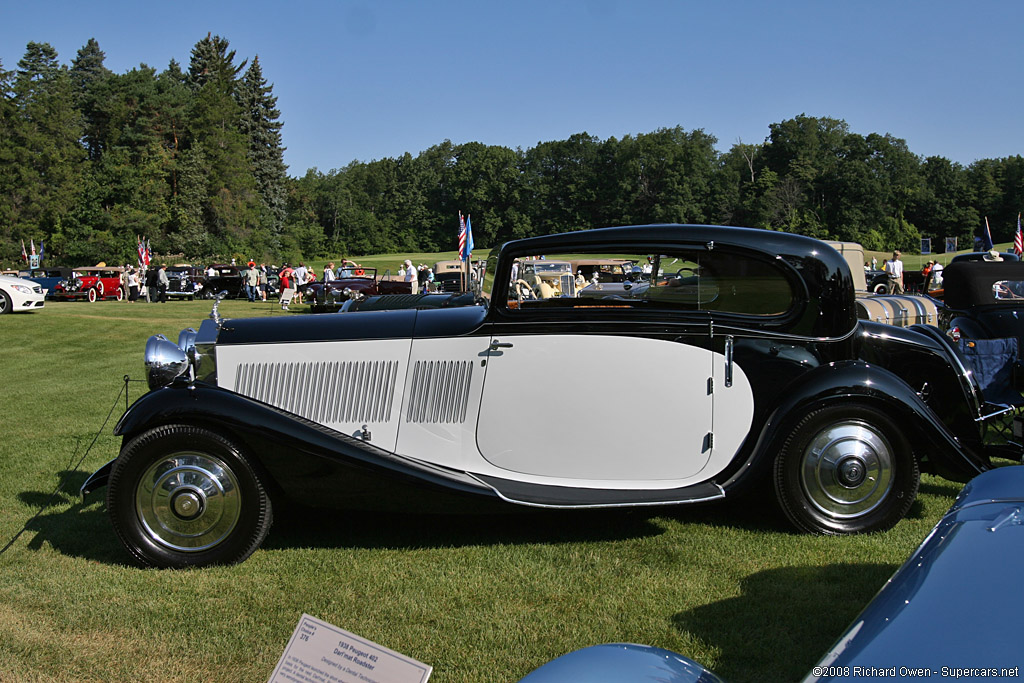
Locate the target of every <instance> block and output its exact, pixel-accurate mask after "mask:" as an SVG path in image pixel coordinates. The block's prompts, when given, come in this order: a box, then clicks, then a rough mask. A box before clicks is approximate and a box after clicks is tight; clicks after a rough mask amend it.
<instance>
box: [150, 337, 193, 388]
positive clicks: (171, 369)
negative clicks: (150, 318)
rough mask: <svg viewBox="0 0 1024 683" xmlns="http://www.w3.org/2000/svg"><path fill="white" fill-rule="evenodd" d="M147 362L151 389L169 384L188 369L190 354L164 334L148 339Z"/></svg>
mask: <svg viewBox="0 0 1024 683" xmlns="http://www.w3.org/2000/svg"><path fill="white" fill-rule="evenodd" d="M183 334H184V333H183ZM145 363H146V373H147V379H148V381H149V388H150V389H159V388H160V387H164V386H167V385H168V384H170V383H171V382H173V381H174V380H176V379H177V378H178V377H181V376H182V375H183V374H185V373H186V372H187V371H188V355H187V354H186V353H185V351H183V350H182V349H181V347H180V346H177V345H175V344H174V342H172V341H170V340H169V339H168V338H167V337H165V336H164V335H162V334H156V335H153V336H152V337H150V338H149V339H148V340H147V341H146V358H145Z"/></svg>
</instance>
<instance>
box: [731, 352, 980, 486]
mask: <svg viewBox="0 0 1024 683" xmlns="http://www.w3.org/2000/svg"><path fill="white" fill-rule="evenodd" d="M850 402H864V403H869V404H873V405H876V406H878V407H879V408H881V409H882V410H884V411H885V412H886V413H888V414H889V415H891V416H892V417H893V418H894V419H896V420H897V422H898V423H899V424H900V425H901V426H903V428H904V429H905V433H906V436H907V440H908V441H909V442H910V444H911V446H912V447H913V449H914V451H915V453H916V454H917V456H918V457H919V458H920V457H922V456H927V461H926V462H925V463H922V466H923V467H925V468H926V469H928V470H931V471H934V472H935V473H936V474H939V475H941V476H943V477H945V478H947V479H952V480H954V481H967V480H969V479H970V478H972V477H974V476H976V475H977V474H979V473H981V472H984V471H985V470H988V469H990V468H991V463H990V462H989V461H988V458H987V457H986V456H985V455H984V454H983V453H981V452H980V449H979V450H975V449H972V448H971V447H970V446H969V445H968V444H966V443H965V440H964V439H962V438H958V437H957V435H956V434H954V433H953V432H952V431H951V430H950V428H949V427H948V426H947V425H946V424H945V423H944V422H943V421H942V420H941V419H940V418H939V416H938V415H936V414H935V412H934V411H933V410H932V409H931V408H929V407H928V404H927V403H926V402H925V401H924V400H923V399H922V398H921V397H920V396H918V394H917V393H916V392H915V391H914V390H913V389H912V388H911V387H910V386H909V385H907V383H906V382H904V381H903V380H902V379H900V378H899V377H898V376H896V375H895V374H893V373H892V372H890V371H888V370H886V369H885V368H882V367H879V366H877V365H872V364H869V363H864V362H861V361H844V362H840V363H832V364H830V365H827V366H823V367H821V368H819V369H817V370H815V371H814V372H812V373H809V374H808V376H807V377H806V379H805V380H804V381H803V382H801V383H800V384H798V385H796V386H794V387H793V388H792V390H791V391H790V392H789V394H788V396H787V398H786V399H785V400H784V401H782V402H781V403H780V404H779V405H778V406H777V407H776V408H775V409H774V410H772V412H771V415H770V417H769V418H768V420H767V422H766V423H765V429H764V431H763V432H762V437H761V439H760V444H759V449H758V450H760V448H762V447H766V448H769V449H772V452H774V451H775V450H776V449H777V448H778V447H779V446H780V445H781V444H782V442H783V441H784V440H785V438H786V436H787V435H788V434H789V431H790V429H791V428H792V425H793V424H794V422H795V421H796V420H798V419H799V418H800V416H802V415H805V414H806V413H807V411H808V410H810V409H813V408H819V407H822V406H825V405H834V404H842V403H850ZM726 488H728V486H727V487H726Z"/></svg>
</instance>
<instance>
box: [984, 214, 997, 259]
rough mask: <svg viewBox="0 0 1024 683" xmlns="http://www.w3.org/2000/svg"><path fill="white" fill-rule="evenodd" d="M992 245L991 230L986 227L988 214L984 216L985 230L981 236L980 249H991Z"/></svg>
mask: <svg viewBox="0 0 1024 683" xmlns="http://www.w3.org/2000/svg"><path fill="white" fill-rule="evenodd" d="M993 247H994V245H993V243H992V231H991V230H989V227H988V216H985V232H984V234H983V235H982V236H981V250H982V251H992V249H993Z"/></svg>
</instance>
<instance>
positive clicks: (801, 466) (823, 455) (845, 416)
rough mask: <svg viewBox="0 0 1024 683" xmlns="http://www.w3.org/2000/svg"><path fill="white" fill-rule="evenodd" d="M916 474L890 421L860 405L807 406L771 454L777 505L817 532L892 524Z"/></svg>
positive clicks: (905, 506) (911, 493) (902, 511)
mask: <svg viewBox="0 0 1024 683" xmlns="http://www.w3.org/2000/svg"><path fill="white" fill-rule="evenodd" d="M920 478H921V475H920V470H919V468H918V463H917V460H916V458H915V457H914V455H913V453H912V451H911V449H910V445H909V443H908V442H907V439H906V438H905V437H904V436H903V433H902V432H901V431H900V429H899V428H898V427H897V425H896V423H895V422H894V421H893V420H892V419H891V418H890V417H889V416H888V415H886V414H885V413H883V412H882V411H881V410H879V409H877V408H874V407H872V406H869V405H863V404H859V405H858V404H854V405H843V406H829V407H825V408H820V409H818V410H815V411H812V412H811V413H809V414H808V415H806V416H805V417H804V418H803V419H801V420H800V422H799V423H797V425H796V427H795V428H794V429H793V431H792V433H791V434H790V435H789V437H788V438H787V439H786V441H785V443H784V444H783V446H782V449H781V450H780V451H779V452H778V454H777V455H776V457H775V477H774V481H775V495H776V498H777V499H778V501H779V504H780V506H781V507H782V511H783V512H784V513H785V514H786V517H788V518H789V520H790V521H791V522H792V523H793V524H794V525H795V526H796V527H797V528H799V529H801V530H803V531H808V532H811V533H817V534H857V533H866V532H871V531H884V530H886V529H889V528H891V527H893V526H894V525H895V524H896V523H897V522H899V521H900V520H901V519H903V517H904V515H906V514H907V511H908V510H909V509H910V506H911V504H913V502H914V498H915V497H916V496H917V488H918V485H919V483H920Z"/></svg>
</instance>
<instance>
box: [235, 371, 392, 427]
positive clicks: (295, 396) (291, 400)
mask: <svg viewBox="0 0 1024 683" xmlns="http://www.w3.org/2000/svg"><path fill="white" fill-rule="evenodd" d="M397 372H398V363H397V362H395V361H388V362H384V361H361V362H333V363H328V362H316V363H242V364H240V365H239V366H238V372H237V374H236V376H235V391H236V392H237V393H239V394H242V395H243V396H248V397H249V398H254V399H256V400H257V401H263V402H264V403H269V404H270V405H272V406H276V407H278V408H281V409H282V410H287V411H288V412H291V413H295V414H296V415H301V416H302V417H304V418H306V419H307V420H312V421H313V422H319V423H321V424H332V423H352V422H367V423H378V424H380V423H383V422H388V421H389V420H390V419H391V401H392V399H393V398H394V394H395V378H396V375H397Z"/></svg>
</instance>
